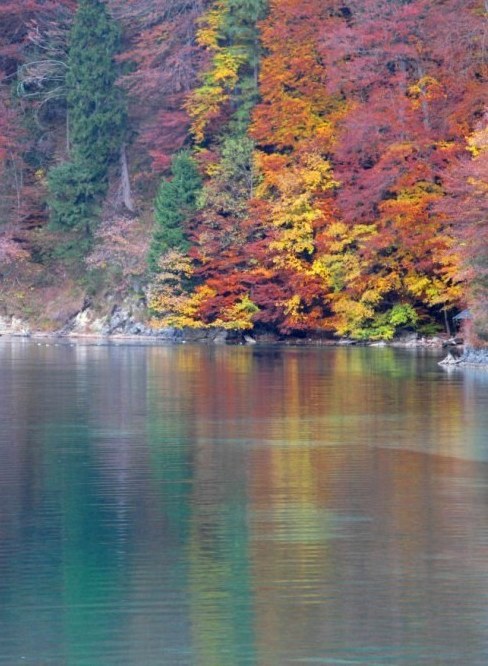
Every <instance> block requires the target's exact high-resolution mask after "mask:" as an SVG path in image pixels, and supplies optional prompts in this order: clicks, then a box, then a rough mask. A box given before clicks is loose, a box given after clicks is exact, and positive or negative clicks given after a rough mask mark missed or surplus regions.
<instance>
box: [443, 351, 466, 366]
mask: <svg viewBox="0 0 488 666" xmlns="http://www.w3.org/2000/svg"><path fill="white" fill-rule="evenodd" d="M460 362H461V359H460V358H456V357H455V356H453V355H452V354H451V352H449V353H448V355H447V356H446V358H444V359H442V361H439V365H458V364H459V363H460Z"/></svg>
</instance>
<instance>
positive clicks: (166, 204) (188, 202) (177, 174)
mask: <svg viewBox="0 0 488 666" xmlns="http://www.w3.org/2000/svg"><path fill="white" fill-rule="evenodd" d="M171 174H172V176H173V177H172V179H171V180H165V181H163V182H162V183H161V185H160V187H159V190H158V193H157V195H156V199H155V202H154V219H155V227H154V232H153V238H152V242H151V246H150V249H149V255H148V265H149V268H150V269H151V271H153V272H158V271H159V259H160V258H161V257H162V256H163V255H164V254H166V252H168V250H180V251H182V252H185V251H186V250H187V249H188V246H189V244H188V241H187V240H186V237H185V231H184V228H183V224H184V222H185V220H186V219H187V218H188V217H189V216H190V215H191V213H192V212H194V211H195V209H196V201H197V197H198V193H199V191H200V188H201V178H200V174H199V173H198V170H197V166H196V162H195V160H194V159H193V158H192V157H190V155H189V153H187V152H181V153H179V154H178V155H176V156H175V157H174V158H173V161H172V164H171Z"/></svg>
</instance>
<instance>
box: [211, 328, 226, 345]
mask: <svg viewBox="0 0 488 666" xmlns="http://www.w3.org/2000/svg"><path fill="white" fill-rule="evenodd" d="M212 342H213V343H214V345H225V344H226V343H227V331H218V333H217V335H215V336H214V338H213V339H212Z"/></svg>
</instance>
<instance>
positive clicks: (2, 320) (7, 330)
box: [0, 316, 31, 337]
mask: <svg viewBox="0 0 488 666" xmlns="http://www.w3.org/2000/svg"><path fill="white" fill-rule="evenodd" d="M0 335H15V336H22V337H28V336H30V335H31V330H30V328H29V325H28V324H27V323H26V322H25V321H23V320H22V319H19V318H18V317H2V316H0Z"/></svg>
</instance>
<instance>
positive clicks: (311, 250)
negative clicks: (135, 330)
mask: <svg viewBox="0 0 488 666" xmlns="http://www.w3.org/2000/svg"><path fill="white" fill-rule="evenodd" d="M487 77H488V0H107V1H106V2H103V1H102V0H78V2H76V1H75V0H23V1H22V2H18V1H16V2H14V1H12V0H1V4H0V174H1V178H0V284H1V290H0V314H7V315H10V316H12V315H15V316H18V317H21V318H23V319H27V320H29V319H30V320H32V321H35V325H36V326H37V327H38V328H39V329H44V330H55V329H57V328H59V327H61V326H62V325H63V323H64V322H65V321H66V320H67V319H69V317H70V316H72V315H73V314H74V313H75V312H76V311H78V310H79V309H80V308H82V307H83V304H86V303H87V302H90V303H92V304H94V307H98V308H99V309H100V311H103V308H104V307H105V308H109V307H113V304H114V303H123V302H126V301H128V300H132V301H137V302H138V303H139V304H140V305H141V307H142V308H143V309H144V311H145V312H146V316H147V319H148V321H151V324H152V325H153V326H159V327H164V326H171V327H176V328H185V327H189V328H218V329H227V330H232V331H234V330H237V331H243V332H245V331H252V330H254V331H258V332H259V331H273V332H275V333H278V334H280V335H283V336H287V335H296V336H300V335H304V334H309V333H311V332H319V333H321V334H324V335H330V336H340V337H347V338H351V339H356V340H390V339H392V338H393V337H394V336H395V335H397V334H399V333H401V332H403V331H417V332H419V334H423V335H429V334H434V333H435V332H436V331H441V330H446V331H447V332H448V333H451V332H452V331H453V330H454V328H453V317H454V316H455V315H456V314H457V313H458V312H460V311H461V310H464V309H469V312H470V313H471V315H470V316H471V317H472V319H471V320H469V324H468V334H469V336H470V339H471V341H472V342H473V343H474V344H478V345H483V344H486V342H487V341H488V314H487V311H488V96H487V91H488V88H487Z"/></svg>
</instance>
